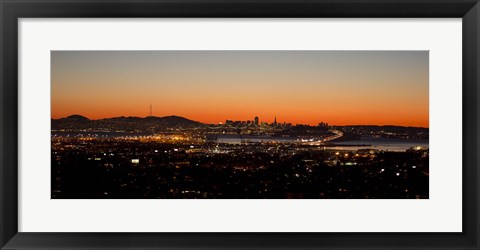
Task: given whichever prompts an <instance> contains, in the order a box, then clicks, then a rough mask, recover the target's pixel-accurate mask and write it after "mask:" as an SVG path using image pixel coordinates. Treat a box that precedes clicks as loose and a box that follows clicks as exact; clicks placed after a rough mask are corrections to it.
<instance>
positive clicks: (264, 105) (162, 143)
mask: <svg viewBox="0 0 480 250" xmlns="http://www.w3.org/2000/svg"><path fill="white" fill-rule="evenodd" d="M51 198H52V199H428V198H429V53H428V51H320V50H313V51H305V50H291V51H289V50H281V51H273V50H251V51H250V50H225V51H206V50H198V51H188V50H184V51H182V50H178V51H173V50H168V51H51Z"/></svg>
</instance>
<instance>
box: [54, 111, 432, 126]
mask: <svg viewBox="0 0 480 250" xmlns="http://www.w3.org/2000/svg"><path fill="white" fill-rule="evenodd" d="M71 116H82V117H85V118H87V119H88V120H91V121H97V120H104V119H113V118H121V117H124V118H141V119H145V118H149V117H153V118H165V117H180V118H184V119H187V120H190V121H194V122H199V123H203V124H212V123H213V124H219V123H220V122H217V123H215V122H211V123H205V122H201V121H196V120H192V119H189V118H186V117H183V116H179V115H165V116H155V115H152V116H150V115H148V116H145V117H142V116H114V117H104V118H97V119H91V118H88V117H87V116H84V115H80V114H72V115H68V116H65V117H60V118H53V117H51V119H52V120H60V119H65V118H68V117H71ZM227 120H230V119H225V121H227ZM232 121H234V122H235V120H232ZM239 121H242V120H239ZM247 121H250V120H247ZM252 121H253V120H252ZM322 122H323V123H326V124H329V125H328V126H330V127H335V126H336V127H347V126H379V127H387V126H395V127H407V128H408V127H410V128H426V129H430V127H424V126H411V125H395V124H345V125H330V123H329V122H324V121H321V122H318V123H317V124H315V125H311V124H304V123H296V124H294V123H291V122H277V123H280V124H281V123H290V124H292V125H295V126H296V125H308V126H318V125H319V124H320V123H322ZM222 123H223V122H222ZM267 123H268V122H267ZM272 123H273V122H272ZM268 124H270V123H268Z"/></svg>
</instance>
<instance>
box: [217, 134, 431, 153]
mask: <svg viewBox="0 0 480 250" xmlns="http://www.w3.org/2000/svg"><path fill="white" fill-rule="evenodd" d="M215 141H216V142H218V143H228V144H240V143H242V142H252V143H261V142H280V143H294V142H300V141H301V140H300V139H298V138H289V137H270V136H254V135H218V136H217V137H216V140H215ZM335 145H336V146H335ZM416 146H421V147H426V148H428V140H424V139H408V140H407V139H390V138H371V137H364V138H361V139H359V140H354V141H341V142H332V143H330V145H328V146H327V145H326V146H325V148H326V149H336V150H359V149H377V150H386V151H405V150H407V149H409V148H412V147H416Z"/></svg>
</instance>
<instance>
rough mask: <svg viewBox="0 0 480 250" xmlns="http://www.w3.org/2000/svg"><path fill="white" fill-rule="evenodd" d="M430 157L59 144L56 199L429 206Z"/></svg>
mask: <svg viewBox="0 0 480 250" xmlns="http://www.w3.org/2000/svg"><path fill="white" fill-rule="evenodd" d="M428 186H429V178H428V150H425V149H418V148H417V149H412V150H407V151H405V152H382V151H374V150H359V151H335V150H328V148H327V149H325V148H324V147H319V146H305V145H293V144H272V143H256V144H243V145H232V144H213V143H197V144H195V143H192V142H191V141H190V142H188V143H183V142H182V141H181V139H179V142H177V143H165V142H162V141H158V140H153V141H152V140H146V141H142V140H123V139H81V138H52V194H51V196H52V198H53V199H78V198H89V199H105V198H112V199H125V198H128V199H176V198H207V199H210V198H220V199H264V198H267V199H285V198H303V199H324V198H325V199H327V198H330V199H365V198H369V199H384V198H389V199H414V198H417V199H418V198H421V199H425V198H428V193H429V190H428Z"/></svg>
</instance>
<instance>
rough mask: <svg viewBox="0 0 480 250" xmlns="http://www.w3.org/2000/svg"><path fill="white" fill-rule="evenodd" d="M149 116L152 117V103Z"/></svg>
mask: <svg viewBox="0 0 480 250" xmlns="http://www.w3.org/2000/svg"><path fill="white" fill-rule="evenodd" d="M150 117H152V104H150Z"/></svg>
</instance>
